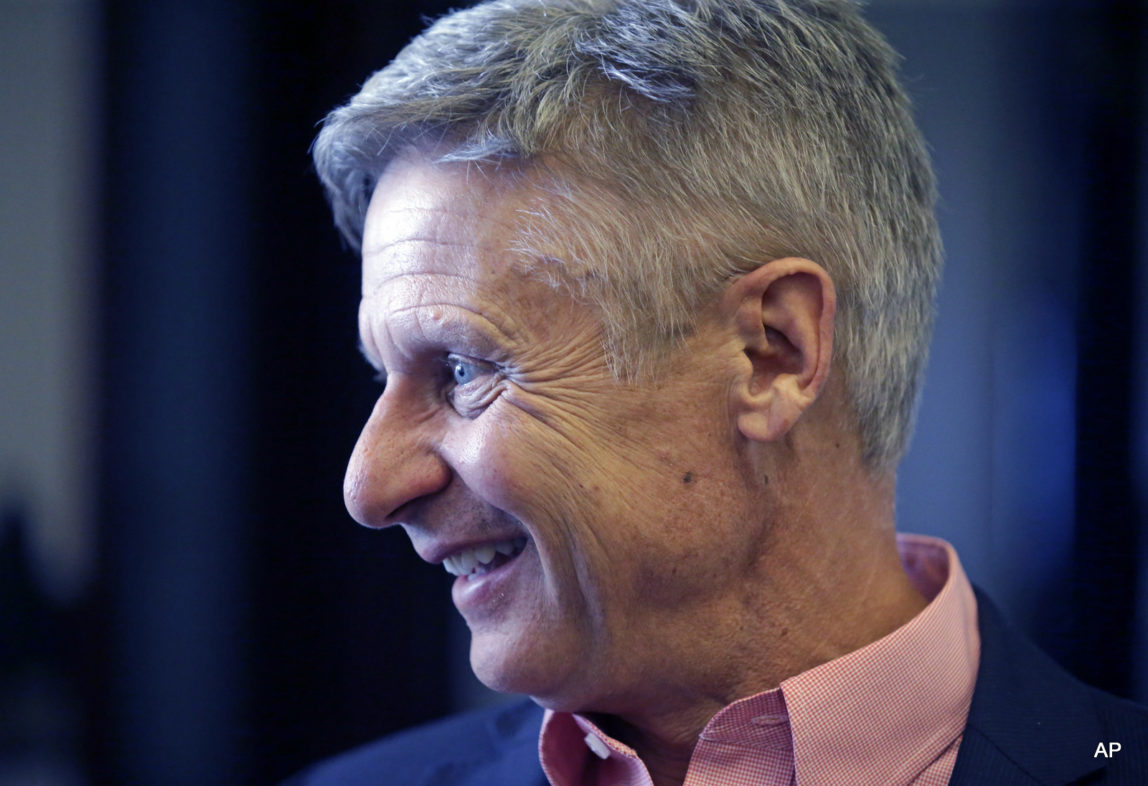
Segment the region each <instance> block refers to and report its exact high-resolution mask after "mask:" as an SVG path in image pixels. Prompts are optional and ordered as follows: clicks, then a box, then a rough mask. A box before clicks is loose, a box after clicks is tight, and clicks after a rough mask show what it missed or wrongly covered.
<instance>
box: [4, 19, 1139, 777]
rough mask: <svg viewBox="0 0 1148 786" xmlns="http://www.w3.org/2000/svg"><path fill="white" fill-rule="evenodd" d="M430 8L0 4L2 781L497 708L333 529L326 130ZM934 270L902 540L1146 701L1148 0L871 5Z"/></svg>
mask: <svg viewBox="0 0 1148 786" xmlns="http://www.w3.org/2000/svg"><path fill="white" fill-rule="evenodd" d="M448 5H449V3H447V2H434V1H431V0H427V1H426V2H417V0H409V1H407V2H386V1H380V2H375V3H339V2H327V3H323V4H320V3H318V2H296V3H277V2H260V1H258V0H251V1H250V2H242V3H235V2H225V1H224V0H200V1H199V2H174V1H173V0H147V1H146V2H145V0H105V2H102V3H101V2H96V1H95V0H0V102H2V103H0V784H4V785H5V786H7V784H21V785H23V784H37V785H42V786H85V785H87V784H149V785H163V784H266V783H272V782H275V781H276V780H278V779H280V778H282V777H285V776H286V775H288V774H289V773H291V772H293V771H294V770H296V769H298V768H299V767H301V766H303V765H304V764H306V763H308V762H310V761H313V760H315V759H316V758H319V757H322V756H326V755H330V754H332V753H335V752H337V751H340V750H343V749H345V748H347V747H349V746H352V745H354V744H356V743H360V742H363V741H366V740H368V739H371V738H373V737H375V736H377V735H380V734H383V733H386V732H388V731H392V730H394V729H396V728H399V727H402V726H405V725H409V724H412V723H415V722H418V721H421V720H425V719H428V718H432V717H435V716H438V715H441V714H444V713H446V712H448V711H450V710H452V709H455V708H458V707H462V706H468V705H470V704H473V703H475V702H481V701H486V700H489V696H488V695H487V694H485V693H484V692H483V690H482V689H481V688H480V687H478V686H477V685H476V683H475V682H474V680H473V678H472V677H470V676H469V672H468V670H467V668H466V656H465V646H466V633H465V630H461V629H460V624H459V623H458V621H457V620H456V619H455V615H454V613H453V611H452V609H451V608H450V605H449V593H448V586H449V580H448V577H447V576H446V575H445V574H444V573H443V572H442V571H441V570H439V569H434V568H430V567H427V566H425V565H423V564H422V563H420V562H419V561H418V560H417V558H415V557H414V555H413V554H412V553H411V551H410V548H409V546H408V545H407V543H406V539H405V537H404V536H403V535H402V533H401V532H382V533H378V532H373V531H369V530H366V529H363V528H359V527H356V526H355V525H354V524H353V523H352V522H351V520H350V519H349V517H348V516H347V514H346V513H345V511H344V510H343V505H342V499H341V482H342V474H343V467H344V462H345V460H346V457H347V455H348V454H349V452H350V450H351V447H352V445H353V443H354V440H355V437H356V435H357V433H358V429H359V427H360V425H361V423H362V421H363V420H364V419H365V417H366V415H367V413H368V412H369V409H370V407H371V404H372V402H373V399H374V396H375V395H376V392H377V390H376V387H375V383H373V382H372V381H371V380H370V376H371V373H370V372H369V371H368V370H367V368H366V366H365V364H364V363H363V362H362V361H361V359H360V358H359V357H358V353H357V350H356V336H355V309H356V305H357V296H358V269H357V263H356V260H355V259H354V258H353V257H352V256H351V255H350V254H349V253H348V252H347V251H345V250H344V249H343V248H342V247H341V245H340V242H339V240H338V238H337V236H336V233H335V231H334V229H333V228H332V226H331V222H330V218H329V216H328V214H327V211H326V207H325V205H324V203H323V199H322V196H321V193H320V190H319V187H318V185H317V183H316V182H315V178H314V175H313V173H312V172H311V165H310V161H309V158H308V146H309V144H310V142H311V139H312V138H313V136H314V134H315V131H316V123H317V122H318V121H319V120H320V119H321V118H322V117H323V115H324V114H325V112H326V111H327V110H329V109H331V108H333V107H334V106H335V105H336V104H339V103H341V102H342V101H344V100H345V99H346V98H348V97H349V96H350V95H351V94H353V93H354V92H355V90H356V89H357V85H358V84H360V83H361V82H362V81H363V80H364V79H365V78H366V76H367V75H368V74H369V73H370V72H372V71H373V70H375V69H376V68H378V67H381V66H382V65H384V64H385V63H386V62H387V61H388V60H389V59H390V57H391V56H392V55H393V54H394V52H396V51H397V49H398V48H399V47H400V46H401V45H402V43H403V42H405V41H406V40H407V39H408V38H409V37H410V36H411V35H413V34H414V33H415V32H417V30H419V29H420V28H421V23H420V17H421V16H423V15H430V16H434V15H437V14H439V13H441V12H443V11H444V10H446V7H447V6H448ZM868 15H869V17H870V18H871V19H872V20H873V22H874V23H875V24H876V25H877V26H878V27H879V28H880V29H881V30H882V31H883V32H884V33H885V34H886V35H887V36H888V37H889V38H890V39H891V41H892V42H893V44H894V46H895V47H896V48H897V49H899V50H900V51H901V52H902V54H903V55H904V56H905V62H904V74H905V77H906V79H907V82H908V86H909V89H910V91H911V93H912V94H913V96H914V98H915V101H916V105H917V112H918V116H919V120H920V123H921V125H922V126H923V128H924V131H925V134H926V136H927V137H928V139H929V140H930V142H931V144H932V147H933V152H934V156H935V163H936V168H937V172H938V175H939V178H940V186H941V193H942V197H943V201H942V204H941V208H940V219H941V224H942V227H943V230H944V234H945V239H946V244H947V249H948V268H947V272H946V279H945V283H944V287H943V291H942V293H941V300H940V318H939V321H938V325H937V335H936V341H935V345H934V352H933V358H932V364H931V368H930V372H929V378H928V384H927V386H926V391H925V398H924V403H923V406H922V409H921V415H920V424H919V427H918V432H917V437H916V441H915V443H914V447H913V449H912V452H911V454H910V456H909V458H908V460H907V461H906V462H905V464H904V465H903V468H902V472H901V478H900V508H899V516H900V526H901V528H902V529H905V530H910V531H918V532H926V533H933V534H937V535H940V536H943V537H945V538H948V539H949V540H951V541H952V542H953V543H955V545H956V546H957V549H958V551H959V552H960V554H961V556H962V560H963V561H964V563H965V566H966V569H967V570H968V572H969V574H970V575H971V577H972V578H973V580H974V581H975V582H978V583H980V584H981V585H982V586H983V587H985V588H986V589H987V590H988V591H989V592H990V593H991V594H993V595H994V596H995V597H996V599H997V601H998V602H999V603H1000V604H1001V605H1002V606H1004V607H1005V609H1006V610H1007V611H1008V612H1009V613H1010V614H1011V615H1012V617H1013V618H1014V619H1015V620H1016V621H1017V623H1018V624H1019V625H1020V626H1021V627H1023V628H1025V629H1026V630H1027V631H1028V632H1029V633H1030V634H1032V635H1033V636H1034V637H1035V638H1036V639H1037V640H1038V641H1039V642H1040V643H1041V644H1042V646H1044V647H1045V648H1046V649H1047V650H1048V651H1049V652H1051V653H1052V654H1053V656H1054V657H1055V658H1056V659H1057V660H1059V661H1060V662H1061V663H1062V664H1064V665H1065V666H1067V667H1068V668H1069V669H1070V670H1072V671H1074V672H1075V673H1077V674H1078V675H1079V676H1081V677H1082V678H1083V679H1085V680H1087V681H1089V682H1092V683H1094V684H1097V685H1100V686H1102V687H1105V688H1107V689H1109V690H1112V691H1115V692H1116V693H1119V694H1122V695H1125V696H1132V697H1137V698H1138V699H1139V700H1141V701H1144V700H1148V576H1145V575H1144V574H1145V565H1148V560H1146V559H1145V556H1146V555H1145V551H1146V549H1148V538H1145V537H1144V536H1142V535H1141V531H1142V530H1143V525H1144V523H1145V515H1146V511H1148V499H1146V496H1148V319H1146V317H1145V313H1144V312H1145V308H1144V306H1145V304H1148V263H1146V260H1145V254H1146V253H1148V252H1146V249H1148V243H1146V240H1148V238H1146V237H1145V235H1144V230H1143V227H1146V226H1148V221H1146V220H1145V219H1146V218H1148V214H1146V211H1148V172H1146V171H1145V168H1144V167H1143V162H1144V161H1145V154H1146V151H1148V134H1146V124H1145V117H1146V116H1145V106H1144V96H1145V87H1146V84H1148V82H1146V79H1148V59H1146V58H1148V47H1146V45H1145V42H1146V41H1148V36H1146V32H1148V31H1146V30H1145V16H1146V14H1145V9H1144V7H1143V6H1142V5H1140V4H1138V3H1129V2H1106V1H1104V0H1088V1H1087V2H1083V1H1082V2H1055V1H1054V0H1039V1H1037V0H1032V1H1031V2H1026V1H1025V0H996V1H993V0H900V1H897V0H874V2H872V3H871V5H870V10H869V13H868Z"/></svg>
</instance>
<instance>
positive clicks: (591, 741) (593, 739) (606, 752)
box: [586, 734, 610, 759]
mask: <svg viewBox="0 0 1148 786" xmlns="http://www.w3.org/2000/svg"><path fill="white" fill-rule="evenodd" d="M586 747H587V748H589V749H590V750H592V751H594V755H595V756H597V757H598V758H599V759H608V758H610V746H609V745H607V744H606V743H604V742H602V740H601V739H599V738H598V737H597V736H596V735H594V734H587V735H586Z"/></svg>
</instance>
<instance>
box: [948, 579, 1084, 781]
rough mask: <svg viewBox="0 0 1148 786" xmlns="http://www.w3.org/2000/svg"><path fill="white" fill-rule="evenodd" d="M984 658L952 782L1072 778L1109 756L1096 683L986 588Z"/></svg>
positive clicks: (980, 608) (980, 596)
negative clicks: (1044, 646)
mask: <svg viewBox="0 0 1148 786" xmlns="http://www.w3.org/2000/svg"><path fill="white" fill-rule="evenodd" d="M976 595H977V618H978V625H979V628H980V632H981V661H980V667H979V669H978V672H977V684H976V688H975V689H974V692H973V701H972V705H971V706H970V708H969V721H968V724H967V726H966V728H965V733H964V737H963V738H962V740H961V746H960V749H959V751H958V753H957V762H956V765H955V766H954V768H953V775H952V778H951V779H950V781H949V783H950V785H951V786H963V785H966V784H967V785H968V786H973V785H974V784H984V783H993V784H1002V785H1007V784H1030V785H1031V784H1034V783H1036V784H1042V786H1053V785H1054V784H1070V783H1073V782H1074V781H1077V780H1079V779H1080V778H1082V777H1084V776H1085V775H1088V774H1089V773H1092V772H1095V771H1096V770H1098V769H1100V768H1102V767H1103V766H1104V764H1105V760H1104V759H1097V758H1094V753H1095V751H1096V745H1097V742H1098V741H1099V740H1100V739H1101V732H1100V722H1099V720H1098V719H1097V717H1096V713H1095V711H1094V710H1093V703H1092V696H1091V694H1090V689H1089V688H1088V687H1086V686H1085V685H1084V684H1083V683H1080V682H1078V681H1077V680H1076V679H1074V678H1073V677H1071V676H1070V675H1068V674H1067V673H1066V672H1064V671H1063V670H1062V669H1061V668H1060V667H1059V666H1057V665H1056V664H1055V663H1054V662H1053V661H1052V660H1051V659H1050V658H1049V657H1048V656H1047V655H1045V654H1044V653H1043V652H1041V651H1040V650H1038V649H1037V648H1036V647H1035V646H1034V645H1032V644H1031V643H1030V642H1029V641H1028V640H1027V639H1026V638H1025V637H1024V636H1022V635H1021V634H1020V633H1018V632H1017V631H1016V630H1014V629H1013V628H1011V627H1010V626H1009V624H1008V623H1007V622H1005V620H1004V618H1003V616H1002V615H1001V613H1000V612H999V611H998V610H997V608H996V607H995V606H994V605H993V604H992V602H991V601H990V600H989V599H988V598H987V597H986V596H985V595H984V593H982V592H981V591H980V590H977V591H976Z"/></svg>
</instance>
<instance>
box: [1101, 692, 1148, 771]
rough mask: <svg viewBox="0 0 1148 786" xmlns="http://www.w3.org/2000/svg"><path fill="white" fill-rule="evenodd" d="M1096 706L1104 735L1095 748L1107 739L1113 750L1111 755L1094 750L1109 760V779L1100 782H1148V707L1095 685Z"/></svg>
mask: <svg viewBox="0 0 1148 786" xmlns="http://www.w3.org/2000/svg"><path fill="white" fill-rule="evenodd" d="M1093 706H1094V707H1095V708H1096V716H1097V718H1098V719H1099V721H1100V728H1101V737H1103V738H1104V739H1101V740H1097V745H1096V746H1094V748H1095V747H1098V746H1099V744H1100V743H1101V742H1103V743H1104V745H1105V747H1106V748H1107V749H1108V751H1109V752H1108V754H1107V756H1105V755H1104V754H1100V753H1096V754H1094V755H1096V756H1098V757H1102V758H1103V760H1104V761H1105V768H1104V770H1105V779H1104V780H1101V781H1099V782H1100V783H1111V784H1130V786H1131V784H1145V783H1148V707H1144V706H1141V705H1139V704H1134V703H1132V702H1130V701H1125V700H1124V699H1120V698H1117V697H1116V696H1112V695H1110V694H1108V693H1104V692H1102V691H1099V690H1095V689H1093ZM1113 743H1117V744H1119V748H1118V749H1117V748H1116V746H1114V745H1113Z"/></svg>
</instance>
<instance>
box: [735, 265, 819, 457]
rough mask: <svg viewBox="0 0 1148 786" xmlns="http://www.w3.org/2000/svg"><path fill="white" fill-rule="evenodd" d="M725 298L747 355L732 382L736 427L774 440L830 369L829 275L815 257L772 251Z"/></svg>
mask: <svg viewBox="0 0 1148 786" xmlns="http://www.w3.org/2000/svg"><path fill="white" fill-rule="evenodd" d="M723 305H724V306H725V308H727V309H730V310H731V312H732V315H733V318H734V324H735V328H736V330H737V334H738V338H739V341H740V344H741V346H742V347H743V348H744V349H743V351H744V354H745V358H746V360H748V363H744V364H742V369H743V370H742V376H741V378H739V379H738V380H737V384H736V385H735V387H734V399H735V400H734V402H733V403H734V407H735V411H736V417H737V426H738V430H739V431H740V432H741V433H742V435H743V436H744V437H746V438H747V439H751V440H753V441H755V442H772V441H776V440H778V439H780V438H781V437H783V436H784V435H785V434H786V433H788V432H789V430H790V429H791V428H793V425H794V424H795V423H796V422H797V421H798V419H799V418H800V417H801V416H802V414H803V413H804V412H805V411H806V410H807V409H808V408H809V406H810V405H812V404H813V402H814V401H816V400H817V396H818V394H819V393H820V392H821V390H822V388H823V387H824V385H825V381H826V379H827V378H828V376H829V365H830V359H831V357H832V354H833V320H834V316H835V314H836V308H837V296H836V290H835V289H834V286H833V281H832V279H831V278H830V277H829V274H828V273H826V272H825V269H824V268H822V267H821V266H820V265H818V264H817V263H816V262H812V261H810V260H808V259H799V258H785V259H776V260H773V261H771V262H767V263H766V264H764V265H762V266H761V267H759V268H757V269H756V270H754V271H752V272H750V273H747V274H746V275H744V276H742V277H741V278H739V279H737V280H736V281H735V282H734V283H733V284H731V285H730V287H729V289H727V291H726V293H725V296H724V297H723Z"/></svg>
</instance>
